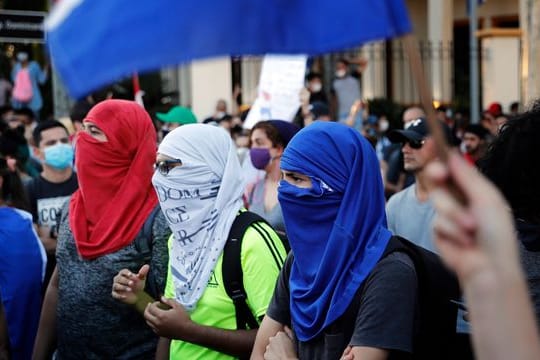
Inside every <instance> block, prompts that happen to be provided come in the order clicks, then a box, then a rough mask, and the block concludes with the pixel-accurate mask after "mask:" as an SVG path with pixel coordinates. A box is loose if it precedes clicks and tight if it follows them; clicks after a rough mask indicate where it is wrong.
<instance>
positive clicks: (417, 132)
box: [388, 118, 454, 145]
mask: <svg viewBox="0 0 540 360" xmlns="http://www.w3.org/2000/svg"><path fill="white" fill-rule="evenodd" d="M438 123H439V124H440V126H441V127H442V129H443V132H444V135H445V137H446V141H448V143H449V144H451V145H452V144H454V136H453V135H452V131H450V128H449V127H448V125H446V124H445V123H443V122H441V121H438ZM428 135H429V128H428V124H427V121H426V119H424V118H418V119H416V120H413V121H412V122H411V125H410V126H409V127H408V128H407V129H406V130H392V131H390V133H389V134H388V140H390V141H391V142H393V143H403V142H406V141H411V140H412V141H421V140H423V139H424V138H425V137H427V136H428Z"/></svg>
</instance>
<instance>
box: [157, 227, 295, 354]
mask: <svg viewBox="0 0 540 360" xmlns="http://www.w3.org/2000/svg"><path fill="white" fill-rule="evenodd" d="M259 225H260V226H262V227H263V228H264V229H265V230H266V233H268V234H270V238H271V239H268V238H266V239H265V237H266V235H263V234H264V232H262V234H261V233H260V232H259V231H257V230H256V229H255V228H254V227H253V225H252V226H250V227H249V228H248V229H247V230H246V232H245V234H244V237H243V239H242V250H241V263H242V271H243V273H244V288H245V290H246V293H247V304H248V306H249V307H250V309H251V312H252V314H253V315H255V318H257V319H258V318H259V317H260V316H263V315H264V314H265V313H266V308H267V307H268V304H269V303H270V300H271V298H272V294H273V292H274V287H275V284H276V280H277V277H278V275H279V271H280V269H281V267H282V266H283V263H284V261H285V258H286V255H287V254H286V252H285V248H284V247H283V244H282V242H281V240H280V239H279V237H278V235H277V234H276V233H275V232H274V231H273V230H272V228H271V227H269V226H268V225H267V224H264V223H260V224H259ZM259 225H257V226H259ZM172 239H173V237H172V235H171V237H170V238H169V246H170V244H171V241H172ZM276 259H277V261H276ZM222 261H223V254H221V255H220V257H219V259H218V261H217V263H216V267H215V268H214V271H213V273H212V274H211V276H210V280H209V281H208V286H207V287H206V290H205V291H204V293H203V295H202V297H201V298H200V299H199V301H198V302H197V306H196V307H195V310H193V312H192V313H191V320H192V321H194V322H195V323H197V324H201V325H206V326H213V327H217V328H222V329H229V330H234V329H236V315H235V309H234V305H233V302H232V300H231V298H230V297H229V296H228V295H227V293H226V291H225V287H224V286H223V276H222V271H221V269H222ZM165 297H167V298H174V284H173V280H172V276H171V269H170V264H169V271H168V273H167V284H166V287H165ZM169 358H170V359H171V360H181V359H190V360H191V359H205V360H207V359H208V360H213V359H219V360H225V359H234V357H232V356H230V355H227V354H223V353H219V352H217V351H214V350H211V349H208V348H205V347H201V346H198V345H196V344H192V343H188V342H184V341H181V340H172V341H171V346H170V357H169Z"/></svg>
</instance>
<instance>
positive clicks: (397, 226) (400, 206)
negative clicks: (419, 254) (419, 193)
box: [386, 184, 437, 253]
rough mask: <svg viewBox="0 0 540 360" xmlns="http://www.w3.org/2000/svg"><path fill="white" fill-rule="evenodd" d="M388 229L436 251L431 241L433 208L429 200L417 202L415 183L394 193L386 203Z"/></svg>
mask: <svg viewBox="0 0 540 360" xmlns="http://www.w3.org/2000/svg"><path fill="white" fill-rule="evenodd" d="M386 218H387V221H388V230H390V231H391V232H392V233H393V234H394V235H396V236H401V237H404V238H405V239H407V240H409V241H410V242H412V243H414V244H416V245H418V246H421V247H423V248H424V249H428V250H430V251H432V252H434V253H437V249H436V248H435V244H434V243H433V219H434V218H435V208H434V207H433V204H432V203H431V200H428V201H425V202H419V201H418V199H417V198H416V184H413V185H411V186H409V187H408V188H406V189H404V190H401V191H400V192H398V193H396V194H394V195H393V196H392V197H391V198H390V200H388V203H387V204H386Z"/></svg>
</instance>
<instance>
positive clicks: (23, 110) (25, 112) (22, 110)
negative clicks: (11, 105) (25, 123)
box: [13, 107, 36, 120]
mask: <svg viewBox="0 0 540 360" xmlns="http://www.w3.org/2000/svg"><path fill="white" fill-rule="evenodd" d="M13 112H14V113H15V115H23V116H28V117H29V118H30V119H32V120H33V119H35V117H36V116H35V115H34V112H33V111H32V110H30V109H29V108H27V107H23V108H20V109H15V110H14V111H13Z"/></svg>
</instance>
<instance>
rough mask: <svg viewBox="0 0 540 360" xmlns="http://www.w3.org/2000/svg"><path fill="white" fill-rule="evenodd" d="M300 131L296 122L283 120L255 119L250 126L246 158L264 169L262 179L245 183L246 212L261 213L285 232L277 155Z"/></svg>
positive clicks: (280, 153) (276, 228)
mask: <svg viewBox="0 0 540 360" xmlns="http://www.w3.org/2000/svg"><path fill="white" fill-rule="evenodd" d="M299 130H300V128H299V127H297V126H296V125H294V124H292V123H290V122H287V121H283V120H270V121H261V122H258V123H257V124H256V125H255V126H254V127H253V128H252V129H251V136H250V143H251V144H250V152H249V155H250V158H251V162H252V163H253V166H254V167H255V168H257V169H259V170H264V171H265V176H264V178H263V179H260V180H258V181H257V182H255V183H254V184H251V185H249V186H248V189H247V192H246V199H247V205H248V208H249V210H250V211H252V212H254V213H256V214H258V215H260V216H262V217H263V218H264V219H265V220H266V221H268V222H269V223H270V225H272V227H273V228H274V229H275V230H277V231H280V232H284V231H285V225H284V223H283V214H282V213H281V207H280V205H279V203H278V198H277V194H278V184H279V181H280V179H281V171H280V168H279V167H280V165H281V155H282V154H283V150H284V149H285V147H286V146H287V144H288V143H289V141H290V140H291V139H292V137H293V136H294V135H295V134H296V133H297V132H298V131H299Z"/></svg>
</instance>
